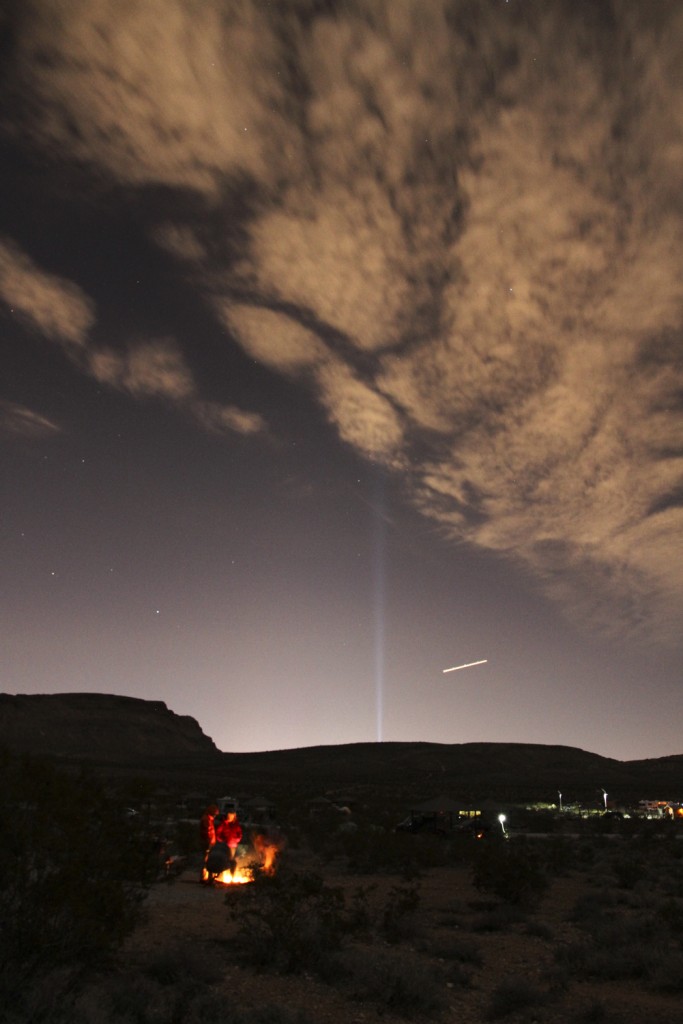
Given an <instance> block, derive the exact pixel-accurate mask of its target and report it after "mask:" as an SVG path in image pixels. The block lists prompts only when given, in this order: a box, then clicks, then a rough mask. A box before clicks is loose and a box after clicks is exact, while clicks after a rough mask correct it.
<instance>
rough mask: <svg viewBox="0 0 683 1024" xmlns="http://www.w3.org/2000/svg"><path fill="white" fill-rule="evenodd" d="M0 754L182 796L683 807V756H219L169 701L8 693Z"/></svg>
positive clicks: (330, 749) (576, 752) (357, 748)
mask: <svg viewBox="0 0 683 1024" xmlns="http://www.w3.org/2000/svg"><path fill="white" fill-rule="evenodd" d="M0 746H5V747H7V748H9V749H10V750H13V751H18V752H28V753H33V754H45V755H48V756H51V757H55V758H57V759H59V760H61V761H63V762H65V763H68V764H74V763H76V764H78V763H81V762H84V761H85V762H87V763H89V764H90V765H91V766H92V767H93V768H97V769H99V770H100V771H101V772H102V773H103V774H105V775H106V776H107V777H109V778H117V777H118V778H130V777H139V778H142V777H146V778H149V779H150V780H154V781H157V782H160V783H163V784H164V785H166V786H168V787H169V788H172V789H173V790H174V791H182V790H188V789H189V790H198V791H200V792H207V793H211V792H212V793H214V794H215V795H221V794H224V793H232V792H236V793H237V792H239V793H249V792H251V793H254V792H257V793H266V794H268V795H270V796H272V797H273V798H276V797H278V796H280V795H282V796H284V795H286V794H287V793H289V794H292V795H293V798H294V794H295V795H296V799H306V798H308V797H315V796H319V795H320V794H322V793H325V792H326V791H330V790H334V791H336V792H344V793H345V794H346V795H348V796H349V797H354V796H355V797H356V798H358V799H361V800H362V799H365V797H366V796H367V795H369V794H370V793H372V794H373V798H374V799H377V798H379V799H380V800H382V799H383V798H385V799H386V802H387V804H391V805H393V804H396V803H400V804H401V805H405V803H406V802H407V801H408V802H409V801H413V800H414V801H418V800H419V801H422V800H425V799H428V798H430V797H433V796H435V795H436V794H438V793H449V794H451V795H454V796H455V795H457V796H458V797H459V798H463V799H467V800H477V801H478V800H486V799H487V798H491V799H496V800H505V801H511V802H517V801H547V802H555V801H556V800H557V795H558V790H561V791H562V795H563V800H564V801H565V803H569V802H571V801H575V800H579V801H582V802H585V803H587V804H590V803H595V804H596V805H599V802H600V800H601V799H602V791H603V788H604V789H606V790H607V791H608V793H609V795H610V797H611V798H612V799H614V800H629V801H632V800H638V799H644V798H649V799H671V800H680V799H683V755H682V754H674V755H671V756H668V757H663V758H655V759H649V760H644V761H616V760H614V759H612V758H607V757H601V756H600V755H599V754H593V753H590V752H588V751H585V750H580V749H579V748H576V747H567V746H550V745H548V746H546V745H544V744H540V743H454V744H442V743H423V742H419V743H408V742H405V743H348V744H342V745H337V746H316V747H301V748H298V749H294V750H271V751H262V752H256V753H221V752H220V751H218V750H217V748H216V746H215V744H214V742H213V740H211V739H210V738H209V737H208V736H206V735H205V734H204V733H203V732H202V730H201V728H200V726H199V725H198V723H197V722H196V721H195V720H194V719H193V718H190V717H188V716H182V715H176V714H174V712H172V711H170V710H169V709H168V708H167V707H166V705H165V704H163V703H162V702H160V701H145V700H138V699H135V698H132V697H118V696H114V695H109V694H95V693H80V694H78V693H72V694H69V693H66V694H53V695H40V696H39V695H27V696H11V695H9V694H0Z"/></svg>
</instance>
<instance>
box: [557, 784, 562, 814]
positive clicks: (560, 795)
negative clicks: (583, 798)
mask: <svg viewBox="0 0 683 1024" xmlns="http://www.w3.org/2000/svg"><path fill="white" fill-rule="evenodd" d="M557 795H558V796H559V798H560V810H562V793H561V792H560V791H559V789H558V791H557Z"/></svg>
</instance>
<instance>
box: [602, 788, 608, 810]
mask: <svg viewBox="0 0 683 1024" xmlns="http://www.w3.org/2000/svg"><path fill="white" fill-rule="evenodd" d="M602 798H603V800H604V801H605V810H607V790H606V789H603V791H602Z"/></svg>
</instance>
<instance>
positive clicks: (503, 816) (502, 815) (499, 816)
mask: <svg viewBox="0 0 683 1024" xmlns="http://www.w3.org/2000/svg"><path fill="white" fill-rule="evenodd" d="M498 821H499V822H500V823H501V825H502V824H503V822H504V821H505V815H504V814H499V815H498Z"/></svg>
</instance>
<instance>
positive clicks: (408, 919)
mask: <svg viewBox="0 0 683 1024" xmlns="http://www.w3.org/2000/svg"><path fill="white" fill-rule="evenodd" d="M419 904H420V890H419V889H418V888H417V887H415V886H398V885H397V886H394V888H393V889H391V891H390V892H389V895H388V897H387V903H386V906H385V908H384V915H383V918H382V925H383V930H384V935H385V937H386V939H387V941H388V942H401V941H403V940H404V939H409V938H412V937H413V935H415V931H416V927H417V908H418V906H419Z"/></svg>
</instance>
